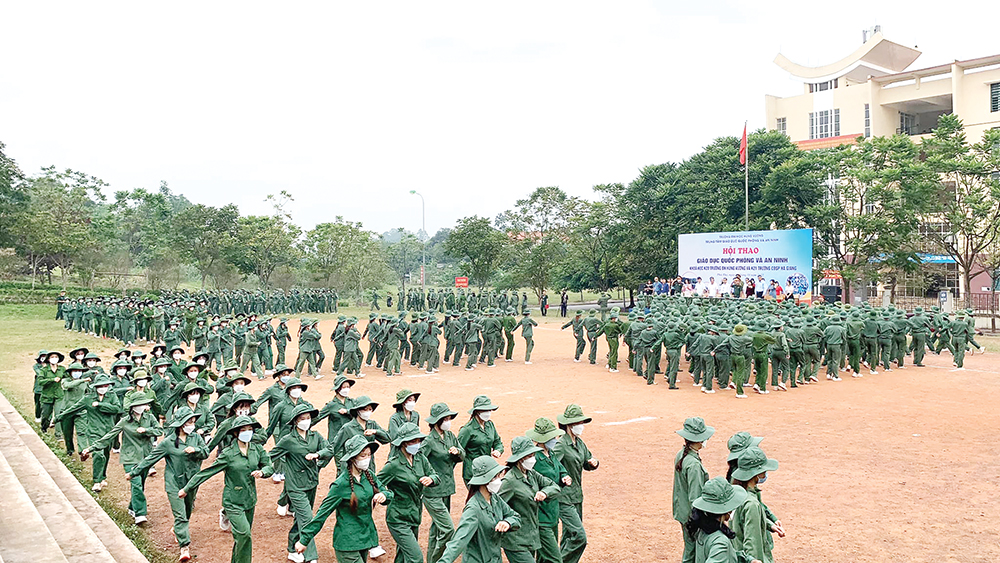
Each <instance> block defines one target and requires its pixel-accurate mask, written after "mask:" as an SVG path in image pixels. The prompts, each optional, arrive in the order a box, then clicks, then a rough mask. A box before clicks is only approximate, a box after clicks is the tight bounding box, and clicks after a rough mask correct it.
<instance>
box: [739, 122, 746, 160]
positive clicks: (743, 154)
mask: <svg viewBox="0 0 1000 563" xmlns="http://www.w3.org/2000/svg"><path fill="white" fill-rule="evenodd" d="M746 163H747V126H746V124H745V123H744V124H743V138H742V139H740V164H746Z"/></svg>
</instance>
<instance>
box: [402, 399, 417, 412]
mask: <svg viewBox="0 0 1000 563" xmlns="http://www.w3.org/2000/svg"><path fill="white" fill-rule="evenodd" d="M403 408H404V409H406V410H407V411H408V412H413V409H415V408H417V402H416V401H406V402H405V403H403Z"/></svg>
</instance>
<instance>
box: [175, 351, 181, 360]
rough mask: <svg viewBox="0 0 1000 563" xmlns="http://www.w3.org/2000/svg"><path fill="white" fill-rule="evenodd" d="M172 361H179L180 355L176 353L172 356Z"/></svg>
mask: <svg viewBox="0 0 1000 563" xmlns="http://www.w3.org/2000/svg"><path fill="white" fill-rule="evenodd" d="M174 359H175V360H179V359H181V354H180V352H178V353H176V354H174Z"/></svg>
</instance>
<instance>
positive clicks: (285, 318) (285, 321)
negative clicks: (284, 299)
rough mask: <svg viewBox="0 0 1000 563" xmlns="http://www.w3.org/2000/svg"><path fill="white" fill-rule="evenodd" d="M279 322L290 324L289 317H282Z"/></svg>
mask: <svg viewBox="0 0 1000 563" xmlns="http://www.w3.org/2000/svg"><path fill="white" fill-rule="evenodd" d="M278 322H279V323H287V322H288V317H281V318H280V319H278Z"/></svg>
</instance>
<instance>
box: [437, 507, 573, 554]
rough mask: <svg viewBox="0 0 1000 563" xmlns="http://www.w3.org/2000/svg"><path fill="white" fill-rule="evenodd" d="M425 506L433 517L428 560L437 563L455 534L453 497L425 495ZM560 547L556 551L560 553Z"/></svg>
mask: <svg viewBox="0 0 1000 563" xmlns="http://www.w3.org/2000/svg"><path fill="white" fill-rule="evenodd" d="M424 508H426V509H427V514H429V515H430V517H431V529H430V531H429V532H428V533H427V562H428V563H437V561H438V559H441V555H442V554H444V548H445V545H446V544H447V543H448V542H449V541H451V538H452V537H453V536H454V535H455V523H454V522H453V521H452V519H451V497H428V496H425V497H424ZM558 551H559V550H558V548H556V552H557V553H558Z"/></svg>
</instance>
